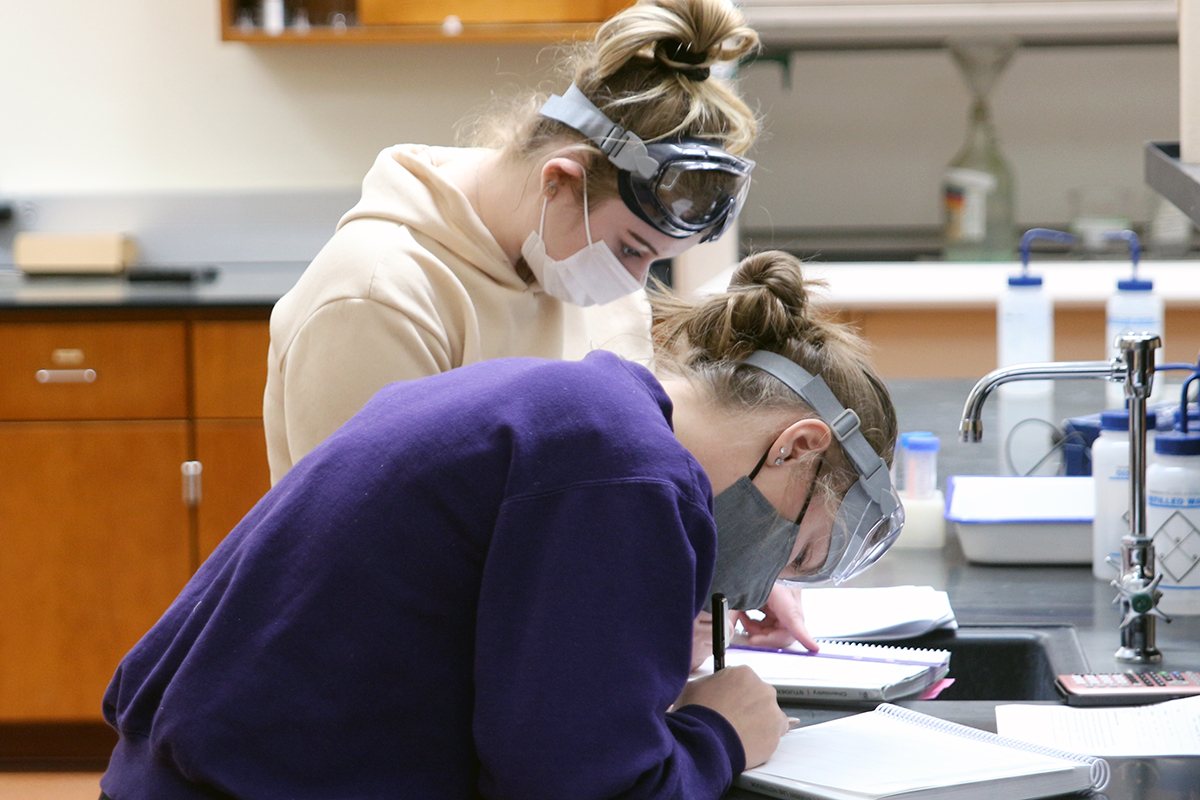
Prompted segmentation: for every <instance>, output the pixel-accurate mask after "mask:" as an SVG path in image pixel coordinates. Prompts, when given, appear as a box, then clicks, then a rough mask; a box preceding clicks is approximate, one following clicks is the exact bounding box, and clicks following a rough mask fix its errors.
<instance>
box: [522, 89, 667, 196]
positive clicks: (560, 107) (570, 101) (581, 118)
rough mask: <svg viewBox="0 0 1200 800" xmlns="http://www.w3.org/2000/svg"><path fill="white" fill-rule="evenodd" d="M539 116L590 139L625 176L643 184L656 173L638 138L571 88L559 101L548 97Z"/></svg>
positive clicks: (640, 139) (582, 94) (651, 160)
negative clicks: (636, 177)
mask: <svg viewBox="0 0 1200 800" xmlns="http://www.w3.org/2000/svg"><path fill="white" fill-rule="evenodd" d="M540 113H541V114H542V116H544V117H549V118H550V119H554V120H558V121H559V122H561V123H563V124H564V125H567V126H568V127H571V128H574V129H575V130H577V131H579V132H580V133H582V134H583V135H584V136H586V137H588V138H589V139H591V140H592V142H593V143H595V145H596V147H598V148H600V151H601V152H602V153H604V155H606V156H608V160H609V161H611V162H612V163H613V164H616V165H617V166H618V167H620V168H621V169H623V170H625V171H626V172H636V173H637V174H638V175H641V176H642V177H643V178H645V179H646V180H649V179H650V178H653V177H654V174H655V173H656V172H658V162H657V161H655V160H654V159H653V158H651V157H650V155H649V153H647V152H646V143H645V142H644V141H642V138H641V137H640V136H638V135H637V134H636V133H634V132H632V131H627V130H625V129H624V128H622V127H621V126H620V125H618V124H617V123H615V122H613V121H612V120H611V119H609V118H608V117H607V116H605V115H604V112H603V111H601V110H600V109H599V108H597V107H596V105H595V104H594V103H593V102H592V101H591V100H589V99H588V98H587V95H585V94H584V93H583V92H581V91H580V90H579V87H578V86H576V85H575V84H573V83H572V84H571V87H570V88H569V89H567V91H566V92H564V93H563V95H562V96H561V97H560V96H559V95H556V94H552V95H550V99H549V100H547V101H546V103H545V105H543V106H542V108H541V112H540Z"/></svg>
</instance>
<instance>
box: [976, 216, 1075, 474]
mask: <svg viewBox="0 0 1200 800" xmlns="http://www.w3.org/2000/svg"><path fill="white" fill-rule="evenodd" d="M1076 238H1077V237H1075V236H1074V235H1073V234H1070V233H1064V232H1063V231H1052V230H1047V229H1046V228H1033V229H1032V230H1029V231H1026V232H1025V235H1024V236H1022V237H1021V272H1020V273H1019V274H1017V275H1012V276H1010V277H1009V279H1008V285H1007V286H1006V287H1005V290H1004V291H1003V292H1002V293H1001V295H1000V300H999V302H998V303H997V306H996V345H997V347H996V360H997V362H998V366H1000V367H1010V366H1012V365H1014V364H1029V363H1038V362H1046V361H1053V360H1054V303H1053V301H1051V299H1050V296H1049V295H1048V294H1046V289H1045V287H1044V286H1043V285H1042V277H1041V276H1040V275H1035V274H1033V273H1031V272H1030V271H1029V246H1030V244H1032V243H1033V241H1034V240H1035V239H1049V240H1051V241H1056V242H1073V241H1075V240H1076ZM999 393H1000V442H1001V457H1000V461H1001V464H1000V466H1001V472H1002V474H1005V475H1025V474H1028V473H1029V472H1030V471H1031V470H1033V469H1034V468H1035V466H1036V465H1037V464H1038V462H1039V461H1041V459H1042V457H1043V456H1045V455H1046V453H1047V452H1049V450H1050V447H1051V443H1050V430H1051V428H1050V426H1046V425H1044V424H1040V423H1035V424H1032V425H1029V426H1025V425H1023V424H1022V423H1024V422H1026V421H1027V420H1041V421H1045V422H1049V421H1050V418H1051V416H1052V414H1053V406H1054V384H1053V383H1052V382H1051V381H1010V382H1008V383H1005V384H1002V385H1001V386H1000V388H999Z"/></svg>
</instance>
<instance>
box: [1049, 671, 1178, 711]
mask: <svg viewBox="0 0 1200 800" xmlns="http://www.w3.org/2000/svg"><path fill="white" fill-rule="evenodd" d="M1054 688H1056V689H1058V693H1059V694H1061V695H1062V696H1063V698H1064V699H1065V700H1066V701H1067V705H1069V706H1136V705H1145V704H1147V703H1157V702H1160V701H1162V700H1176V699H1178V698H1180V697H1192V696H1194V695H1200V672H1190V671H1189V672H1179V671H1175V672H1167V671H1155V672H1108V673H1100V674H1076V675H1059V676H1058V678H1057V679H1056V680H1055V682H1054Z"/></svg>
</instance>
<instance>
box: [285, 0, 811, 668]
mask: <svg viewBox="0 0 1200 800" xmlns="http://www.w3.org/2000/svg"><path fill="white" fill-rule="evenodd" d="M757 42H758V37H757V34H755V32H754V31H753V30H751V29H750V28H748V27H746V26H745V24H744V20H743V18H742V15H741V13H740V12H739V11H738V10H737V9H736V8H734V7H733V5H732V4H731V3H730V2H729V0H642V2H639V3H637V4H636V5H634V6H632V7H631V8H628V9H626V10H625V11H623V12H621V13H619V14H617V15H616V16H614V17H613V18H612V19H610V20H609V21H608V22H606V23H605V24H604V25H602V26H601V27H600V29H599V30H598V32H597V34H596V37H595V39H594V40H593V41H590V42H585V43H582V44H580V45H578V46H576V47H575V48H574V49H573V50H572V51H571V52H570V54H569V55H568V56H567V57H566V59H565V60H564V63H563V65H562V66H563V70H562V71H563V72H564V73H567V74H570V75H571V82H570V84H569V86H568V87H567V88H566V89H564V90H562V94H561V95H559V94H553V95H551V96H550V97H549V98H546V97H544V96H533V97H530V98H529V99H528V102H523V103H521V104H518V105H516V106H514V110H513V111H512V112H511V113H510V114H509V115H508V116H507V117H506V118H503V119H495V120H492V124H491V126H490V127H491V129H492V130H493V131H494V133H493V135H492V136H491V137H490V138H488V139H487V140H486V141H485V144H486V145H487V146H482V147H477V148H470V149H460V148H443V147H427V146H422V145H398V146H395V147H392V148H389V149H387V150H385V151H383V153H381V154H380V155H379V157H378V159H377V161H376V163H375V165H374V166H373V167H372V169H371V171H370V172H369V173H368V174H367V176H366V179H365V180H364V183H363V195H362V200H361V201H360V202H359V203H358V205H356V206H355V207H354V208H353V209H351V210H350V212H349V213H347V214H346V216H345V217H343V218H342V220H341V222H340V223H339V225H338V229H337V232H336V233H335V234H334V236H333V238H332V239H331V240H330V241H329V243H328V244H327V245H326V246H325V247H324V248H323V249H322V251H321V252H320V253H319V254H318V255H317V257H316V259H315V260H314V261H313V263H312V264H311V265H310V266H309V268H308V269H307V270H306V271H305V273H304V275H303V276H302V277H301V278H300V280H299V281H298V282H297V284H296V286H295V287H294V288H293V289H292V290H291V291H290V292H288V294H287V295H285V296H284V297H283V298H282V299H281V300H280V301H279V303H278V304H277V305H276V306H275V309H274V311H273V313H272V315H271V347H270V355H269V366H268V376H267V388H266V393H265V397H264V401H263V421H264V424H265V427H266V437H267V454H268V459H269V461H270V466H271V479H272V483H275V482H277V481H279V479H280V478H282V477H283V475H284V474H285V473H287V472H288V470H290V469H291V468H292V466H293V465H294V464H296V463H297V462H298V461H300V460H301V459H302V458H303V457H304V456H305V455H306V454H308V453H309V452H310V451H312V450H314V449H315V448H317V447H318V446H319V445H320V444H321V442H323V441H324V440H325V439H326V438H327V437H329V436H330V435H331V434H332V433H333V432H334V431H336V430H337V429H338V428H339V427H340V426H341V425H343V424H344V423H345V422H346V421H347V420H349V419H350V418H351V417H352V416H353V415H354V414H355V413H356V412H357V411H358V410H359V409H360V408H361V407H362V406H363V405H364V404H365V403H366V402H367V401H368V400H370V398H371V397H372V396H373V395H374V394H375V393H376V392H378V391H379V390H380V389H382V388H383V387H384V386H386V385H387V384H389V383H392V382H395V381H404V380H412V379H414V378H421V377H426V376H430V375H435V374H438V373H442V372H447V371H449V370H452V369H455V368H457V367H461V366H464V365H467V364H473V363H476V362H480V361H486V360H490V359H495V358H502V357H513V356H536V357H541V358H552V359H578V358H581V357H583V356H584V355H585V354H586V353H587V352H588V351H589V350H593V349H596V348H605V349H610V350H613V351H615V352H617V353H618V354H619V355H622V356H624V357H626V358H629V359H633V360H642V359H646V358H648V357H649V356H650V353H651V345H650V313H649V306H648V304H647V303H646V300H645V295H644V293H643V292H642V291H641V290H642V288H643V287H644V285H645V282H646V276H647V274H648V271H649V269H650V265H651V263H653V262H654V261H657V260H660V259H668V258H672V257H674V256H678V255H679V254H680V253H682V252H684V251H686V250H687V249H689V248H690V247H693V246H694V245H696V244H698V243H700V242H703V241H708V240H711V239H715V238H717V237H719V236H720V235H721V234H723V233H724V232H725V231H726V230H727V229H728V228H729V227H730V226H731V225H732V223H733V221H734V220H735V218H736V217H737V214H738V212H739V211H740V210H741V208H742V205H743V204H744V202H745V198H746V193H747V191H748V190H749V186H750V173H751V170H752V169H753V167H754V162H753V161H750V160H749V159H747V158H746V157H745V156H744V154H745V153H746V152H747V151H748V150H749V149H750V147H751V145H752V144H753V142H754V139H755V136H756V135H757V130H758V125H757V120H756V119H755V117H754V114H753V113H752V112H751V111H750V110H749V109H748V108H747V107H746V105H745V103H744V102H742V100H741V99H740V98H739V97H738V96H737V95H736V94H735V93H734V91H733V90H732V88H731V87H730V86H729V85H728V84H727V83H726V82H725V81H723V80H722V79H720V78H719V77H717V76H715V75H713V74H712V68H713V67H714V66H717V65H720V64H722V63H728V62H732V61H734V60H736V59H737V58H739V57H740V56H742V55H744V54H745V53H747V52H749V51H750V50H752V49H753V48H754V47H755V46H756V45H757ZM564 82H565V81H564ZM767 612H768V614H767V619H766V620H765V621H763V622H761V623H760V622H757V621H754V620H750V619H749V618H748V617H747V618H744V620H743V624H744V625H746V626H748V627H750V628H751V629H752V632H756V634H757V635H760V636H761V638H759V639H756V641H755V643H761V644H763V645H765V646H783V645H786V644H788V643H790V642H792V641H794V640H795V639H799V641H801V642H802V643H803V644H804V645H805V646H806V647H808V648H809V649H814V650H815V649H816V647H817V645H816V642H815V641H814V640H813V639H812V638H811V637H810V636H808V634H807V632H806V630H805V628H804V624H803V614H802V610H801V607H800V602H799V595H798V592H796V591H792V590H788V589H783V588H780V589H779V590H778V591H776V592H774V593H773V594H772V595H771V600H770V602H769V603H768V606H767ZM704 616H705V617H707V615H704ZM705 622H706V619H701V620H699V621H698V624H697V628H696V632H697V643H698V645H697V647H696V654H697V656H699V655H700V654H701V652H702V649H703V646H704V641H705V640H706V638H707V637H709V636H710V635H711V626H710V625H709V626H708V627H706V625H705ZM793 637H795V639H794V638H793Z"/></svg>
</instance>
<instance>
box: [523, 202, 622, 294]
mask: <svg viewBox="0 0 1200 800" xmlns="http://www.w3.org/2000/svg"><path fill="white" fill-rule="evenodd" d="M548 202H549V198H546V199H543V200H542V222H541V225H540V227H539V228H538V230H536V231H533V232H532V233H530V234H529V238H527V239H526V240H525V244H523V245H521V255H523V256H525V263H526V264H528V265H529V269H530V270H532V271H533V274H534V276H535V277H536V278H537V279H538V283H540V284H541V285H542V289H543V290H545V292H546V294H548V295H550V296H551V297H556V298H558V299H559V300H562V301H563V302H565V303H572V304H574V305H577V306H590V305H603V304H604V303H611V302H612V301H613V300H616V299H618V298H620V297H624V296H625V295H627V294H633V293H634V292H636V291H637V290H638V289H640V288H642V282H641V281H639V280H638V279H636V278H634V277H633V275H631V274H630V273H629V270H627V269H625V266H624V265H623V264H622V263H621V261H620V259H618V258H617V257H616V256H615V255H614V254H613V251H612V250H610V249H609V247H608V245H606V244H605V243H604V242H602V241H600V242H593V241H592V226H591V224H590V223H589V221H588V202H587V183H586V181H585V183H584V187H583V225H584V230H585V232H586V233H587V240H588V246H587V247H585V248H583V249H582V250H580V251H578V252H577V253H574V254H572V255H570V256H568V257H567V258H564V259H562V260H561V261H558V260H555V259H553V258H550V256H548V255H546V242H545V240H544V239H543V238H542V231H544V230H545V229H546V204H547V203H548Z"/></svg>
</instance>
